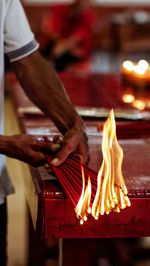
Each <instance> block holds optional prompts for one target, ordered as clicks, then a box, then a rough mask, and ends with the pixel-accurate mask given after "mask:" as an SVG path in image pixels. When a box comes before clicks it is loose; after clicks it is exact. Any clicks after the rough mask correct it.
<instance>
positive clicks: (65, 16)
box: [42, 5, 97, 57]
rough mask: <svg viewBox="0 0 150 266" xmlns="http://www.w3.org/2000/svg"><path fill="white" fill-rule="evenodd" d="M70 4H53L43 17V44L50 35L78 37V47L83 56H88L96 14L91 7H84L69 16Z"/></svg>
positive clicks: (90, 49) (91, 44)
mask: <svg viewBox="0 0 150 266" xmlns="http://www.w3.org/2000/svg"><path fill="white" fill-rule="evenodd" d="M71 12H72V6H71V5H54V6H52V7H51V9H50V12H49V14H48V16H46V17H45V18H44V21H43V25H42V30H43V32H44V33H45V44H46V42H48V41H49V40H50V37H51V36H55V37H58V39H59V38H61V39H62V38H68V37H70V36H77V37H80V39H81V41H80V43H79V45H78V46H79V47H78V48H79V49H80V51H81V54H82V56H83V57H86V56H89V54H91V51H92V46H93V29H94V25H95V24H96V23H97V16H96V13H95V12H94V10H93V9H91V8H89V7H88V8H85V9H83V10H81V11H80V12H78V13H77V14H76V15H74V16H71Z"/></svg>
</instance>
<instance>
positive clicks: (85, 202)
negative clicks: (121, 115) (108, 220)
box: [75, 110, 131, 224]
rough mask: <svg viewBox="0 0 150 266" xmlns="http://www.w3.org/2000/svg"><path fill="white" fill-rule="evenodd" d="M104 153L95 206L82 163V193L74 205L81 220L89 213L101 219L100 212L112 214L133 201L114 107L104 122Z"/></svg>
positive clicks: (85, 218)
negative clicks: (118, 135) (126, 181)
mask: <svg viewBox="0 0 150 266" xmlns="http://www.w3.org/2000/svg"><path fill="white" fill-rule="evenodd" d="M102 154H103V162H102V165H101V168H100V170H99V172H98V176H97V191H96V194H95V198H94V200H93V204H92V208H91V207H90V205H91V203H90V201H91V194H92V186H91V180H90V177H88V182H87V185H86V188H85V175H84V168H83V165H82V163H81V173H82V193H81V196H80V199H79V201H78V204H77V206H76V207H75V212H76V214H77V217H78V218H79V219H80V224H83V223H84V221H86V220H87V216H88V214H90V213H91V214H92V216H93V217H94V218H95V219H98V218H99V215H104V214H109V213H110V212H111V211H112V210H113V211H114V212H120V209H124V208H126V207H127V206H130V205H131V203H130V200H129V198H128V196H127V193H128V192H127V188H126V185H125V182H124V179H123V176H122V161H123V151H122V148H121V147H120V145H119V143H118V141H117V136H116V124H115V118H114V112H113V110H112V111H111V112H110V114H109V117H108V119H107V120H106V122H105V124H104V129H103V140H102Z"/></svg>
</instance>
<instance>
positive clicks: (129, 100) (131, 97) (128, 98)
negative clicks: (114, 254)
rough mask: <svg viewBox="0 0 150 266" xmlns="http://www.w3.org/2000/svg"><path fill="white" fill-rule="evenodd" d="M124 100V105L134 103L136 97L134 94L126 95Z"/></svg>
mask: <svg viewBox="0 0 150 266" xmlns="http://www.w3.org/2000/svg"><path fill="white" fill-rule="evenodd" d="M122 100H123V102H124V103H132V102H133V101H134V100H135V97H134V95H132V94H124V95H123V97H122Z"/></svg>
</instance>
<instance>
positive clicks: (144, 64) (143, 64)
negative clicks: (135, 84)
mask: <svg viewBox="0 0 150 266" xmlns="http://www.w3.org/2000/svg"><path fill="white" fill-rule="evenodd" d="M138 65H140V66H141V67H142V68H143V69H144V70H145V71H147V70H148V69H149V64H148V62H147V61H146V60H144V59H142V60H140V61H139V62H138Z"/></svg>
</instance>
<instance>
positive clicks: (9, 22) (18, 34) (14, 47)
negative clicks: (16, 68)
mask: <svg viewBox="0 0 150 266" xmlns="http://www.w3.org/2000/svg"><path fill="white" fill-rule="evenodd" d="M38 47H39V44H38V43H37V42H36V40H35V39H34V34H33V33H32V31H31V29H30V26H29V23H28V21H27V18H26V15H25V13H24V10H23V7H22V5H21V3H20V0H6V12H5V19H4V51H5V53H6V54H7V55H8V58H9V60H10V62H14V61H17V60H19V59H21V58H23V57H25V56H27V55H29V54H31V53H32V52H34V51H35V50H37V49H38Z"/></svg>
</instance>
